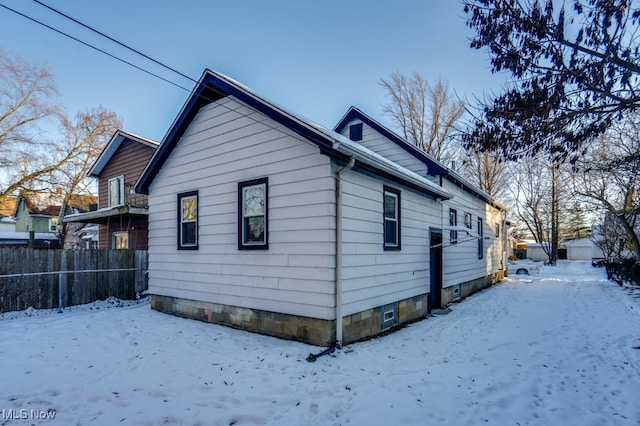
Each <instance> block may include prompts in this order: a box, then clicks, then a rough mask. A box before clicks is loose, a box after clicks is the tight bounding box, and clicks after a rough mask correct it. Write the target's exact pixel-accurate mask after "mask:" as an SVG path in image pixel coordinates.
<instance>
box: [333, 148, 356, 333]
mask: <svg viewBox="0 0 640 426" xmlns="http://www.w3.org/2000/svg"><path fill="white" fill-rule="evenodd" d="M355 164H356V160H355V158H353V157H351V158H350V159H349V162H348V163H347V165H346V166H344V167H343V168H341V169H340V170H338V172H337V173H336V342H335V344H336V345H338V346H342V184H341V183H342V182H341V180H342V174H343V173H345V172H347V171H349V170H351V169H352V168H353V166H354V165H355Z"/></svg>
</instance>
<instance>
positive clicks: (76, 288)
mask: <svg viewBox="0 0 640 426" xmlns="http://www.w3.org/2000/svg"><path fill="white" fill-rule="evenodd" d="M147 267H148V261H147V251H145V250H38V249H29V248H0V312H9V311H19V310H23V309H27V308H29V307H33V308H35V309H52V308H61V307H66V306H73V305H81V304H85V303H91V302H94V301H96V300H104V299H107V298H108V297H117V298H119V299H128V300H131V299H135V298H136V297H137V296H138V295H139V294H140V293H142V292H143V291H145V290H146V289H147V274H146V272H147ZM60 290H62V291H61V292H60Z"/></svg>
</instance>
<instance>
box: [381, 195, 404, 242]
mask: <svg viewBox="0 0 640 426" xmlns="http://www.w3.org/2000/svg"><path fill="white" fill-rule="evenodd" d="M383 198H384V199H383V210H384V214H383V221H384V229H383V233H384V249H385V250H400V229H401V228H400V191H398V190H397V189H393V188H389V187H388V186H385V187H384V195H383Z"/></svg>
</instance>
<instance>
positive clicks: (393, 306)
mask: <svg viewBox="0 0 640 426" xmlns="http://www.w3.org/2000/svg"><path fill="white" fill-rule="evenodd" d="M380 312H381V316H382V317H381V321H380V330H386V329H388V328H391V327H393V326H394V325H397V324H398V304H397V303H395V302H394V303H389V304H388V305H384V306H383V307H382V309H381V310H380Z"/></svg>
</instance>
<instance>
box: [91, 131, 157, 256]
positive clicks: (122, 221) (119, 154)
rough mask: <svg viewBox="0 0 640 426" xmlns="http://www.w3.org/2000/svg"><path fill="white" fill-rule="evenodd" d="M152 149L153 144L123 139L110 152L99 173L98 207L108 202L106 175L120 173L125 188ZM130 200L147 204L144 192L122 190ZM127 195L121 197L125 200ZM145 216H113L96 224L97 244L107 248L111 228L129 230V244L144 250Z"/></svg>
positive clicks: (108, 247) (133, 179)
mask: <svg viewBox="0 0 640 426" xmlns="http://www.w3.org/2000/svg"><path fill="white" fill-rule="evenodd" d="M154 152H155V148H152V147H150V146H148V145H145V144H143V143H140V142H135V141H131V140H128V139H127V140H125V141H123V142H122V144H121V145H120V147H118V149H117V151H116V152H115V153H114V154H113V156H112V157H111V159H110V160H109V162H108V163H107V165H106V166H105V167H104V169H103V170H102V173H100V179H99V183H98V194H99V201H98V203H99V208H104V207H108V205H109V179H111V178H114V177H118V176H124V182H125V192H128V188H129V187H133V185H134V184H135V183H136V180H137V179H138V177H139V176H140V174H141V173H142V170H144V168H145V166H146V165H147V162H148V161H149V159H150V158H151V156H152V155H153V153H154ZM125 197H128V199H130V200H131V204H138V205H140V204H144V205H146V204H147V201H146V195H132V194H129V193H126V194H125ZM126 199H127V198H125V200H126ZM148 228H149V224H148V220H147V218H146V217H145V218H132V219H130V218H129V217H113V218H111V219H110V220H109V222H108V223H107V224H106V225H100V234H99V239H100V242H99V244H98V247H99V248H103V249H111V248H112V247H111V246H112V235H113V233H114V232H121V231H127V232H129V248H132V249H136V250H146V249H147V246H148Z"/></svg>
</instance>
